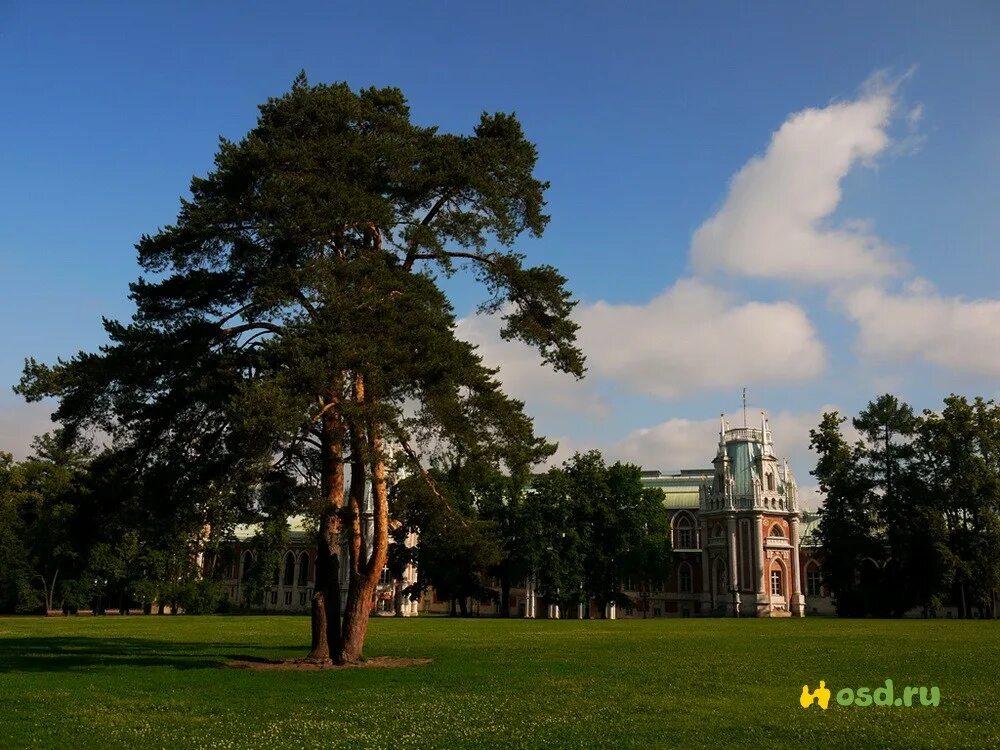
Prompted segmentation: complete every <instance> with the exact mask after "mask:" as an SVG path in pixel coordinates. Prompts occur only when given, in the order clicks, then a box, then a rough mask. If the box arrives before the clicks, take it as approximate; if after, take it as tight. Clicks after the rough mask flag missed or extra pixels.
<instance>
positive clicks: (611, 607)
mask: <svg viewBox="0 0 1000 750" xmlns="http://www.w3.org/2000/svg"><path fill="white" fill-rule="evenodd" d="M604 610H605V612H606V613H607V615H606V617H607V618H608V619H609V620H614V619H617V614H618V612H617V606H616V605H615V603H614V602H608V603H607V605H606V606H605V608H604Z"/></svg>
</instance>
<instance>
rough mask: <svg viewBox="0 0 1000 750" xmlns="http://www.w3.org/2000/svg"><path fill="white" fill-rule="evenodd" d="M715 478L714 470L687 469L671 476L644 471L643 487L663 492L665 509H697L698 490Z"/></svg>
mask: <svg viewBox="0 0 1000 750" xmlns="http://www.w3.org/2000/svg"><path fill="white" fill-rule="evenodd" d="M713 476H714V471H713V470H712V469H685V470H683V471H680V472H677V473H670V474H664V473H661V472H659V471H644V472H643V476H642V486H643V487H655V488H658V489H661V490H663V494H664V500H663V506H664V507H665V508H697V507H698V488H700V487H701V486H702V485H703V484H705V483H706V482H711V481H712V477H713Z"/></svg>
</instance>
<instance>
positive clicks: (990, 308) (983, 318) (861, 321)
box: [837, 279, 1000, 377]
mask: <svg viewBox="0 0 1000 750" xmlns="http://www.w3.org/2000/svg"><path fill="white" fill-rule="evenodd" d="M837 298H838V300H839V301H840V303H841V304H842V305H843V308H844V310H845V311H846V313H847V315H848V316H849V317H850V318H851V319H852V320H853V321H854V322H855V323H857V325H858V349H859V351H860V352H861V353H862V354H863V355H864V356H867V357H871V358H873V359H876V360H882V361H890V362H893V361H895V362H901V361H902V362H905V361H914V360H922V361H924V362H929V363H931V364H934V365H938V366H942V367H946V368H948V369H951V370H954V371H958V372H964V373H968V374H970V375H977V376H984V377H996V376H998V375H1000V300H996V299H979V300H967V299H964V298H962V297H949V296H944V295H942V294H940V293H939V292H938V291H937V290H936V289H935V288H934V286H933V285H932V284H930V283H929V282H927V281H926V280H923V279H916V280H914V281H912V282H910V283H909V284H907V285H906V287H905V288H904V289H903V291H902V292H901V293H899V294H894V293H891V292H888V291H886V290H885V289H884V288H881V287H876V286H866V287H863V288H860V289H854V290H851V291H844V292H841V293H839V294H838V295H837Z"/></svg>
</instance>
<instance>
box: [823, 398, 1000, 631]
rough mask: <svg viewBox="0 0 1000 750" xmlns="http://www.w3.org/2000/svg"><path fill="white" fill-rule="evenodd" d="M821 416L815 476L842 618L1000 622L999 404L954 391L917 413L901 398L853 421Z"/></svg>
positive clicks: (828, 574)
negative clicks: (929, 616) (918, 612)
mask: <svg viewBox="0 0 1000 750" xmlns="http://www.w3.org/2000/svg"><path fill="white" fill-rule="evenodd" d="M846 421H847V419H846V417H843V416H841V415H840V414H838V413H837V412H830V413H827V414H824V415H823V419H822V422H821V423H820V425H819V427H818V428H817V429H814V430H812V431H811V433H810V434H811V444H812V448H813V450H814V451H815V452H816V453H817V455H818V457H819V460H818V462H817V466H816V469H815V470H814V471H813V472H812V473H813V475H814V476H815V477H816V478H817V480H818V481H819V484H820V489H821V490H822V491H823V492H825V493H826V500H825V502H824V505H823V508H822V509H821V521H820V526H819V531H818V535H819V541H820V543H821V545H822V554H823V571H824V578H825V582H826V584H827V585H828V586H829V587H830V589H831V590H832V593H833V595H834V597H835V600H836V603H837V609H838V612H839V613H840V614H844V615H853V616H859V615H882V616H886V615H894V616H899V615H902V614H903V613H904V612H905V611H907V610H909V609H911V608H913V607H921V608H923V609H924V611H925V612H930V611H933V610H934V609H936V608H937V607H939V606H941V605H942V604H944V603H946V602H947V603H951V604H953V605H954V606H956V607H957V608H958V611H959V613H960V616H963V617H969V616H973V615H975V614H978V615H980V616H988V617H994V616H996V615H997V603H998V602H997V592H998V590H1000V406H998V405H997V404H995V403H993V402H992V401H987V400H984V399H982V398H976V399H974V400H972V401H969V400H968V399H967V398H965V397H962V396H956V395H951V396H949V397H948V398H946V399H945V400H944V407H943V408H942V409H941V411H940V412H939V413H938V412H933V411H929V410H928V411H924V412H923V414H922V415H918V414H915V413H914V411H913V409H912V408H911V407H910V406H909V405H908V404H906V403H903V402H901V401H900V400H899V399H897V398H896V397H895V396H892V395H888V394H887V395H883V396H880V397H879V398H877V399H875V400H874V401H872V402H870V403H869V404H868V406H867V408H865V409H864V410H863V411H861V412H860V413H859V414H858V416H857V417H855V418H854V419H853V420H852V424H853V426H854V429H855V430H856V431H857V433H858V439H857V440H856V441H854V442H850V441H849V440H848V439H847V438H846V437H845V435H844V431H843V429H842V428H843V424H844V423H845V422H846Z"/></svg>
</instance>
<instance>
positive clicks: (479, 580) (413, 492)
mask: <svg viewBox="0 0 1000 750" xmlns="http://www.w3.org/2000/svg"><path fill="white" fill-rule="evenodd" d="M434 476H435V484H436V486H437V487H438V488H439V489H440V490H441V491H442V492H443V493H444V494H445V495H447V497H448V498H449V500H448V501H447V502H446V503H445V501H444V500H443V497H440V496H438V495H437V494H436V493H435V492H432V491H430V490H429V488H428V484H427V483H426V482H424V481H421V479H420V478H418V477H413V478H410V479H406V480H403V481H401V482H400V483H399V484H398V485H397V487H396V490H395V492H394V513H395V514H396V515H397V517H398V518H399V519H400V520H401V521H402V522H403V523H404V524H405V525H408V526H413V527H416V528H419V529H420V538H419V544H418V547H417V548H416V549H414V550H410V551H408V552H407V551H406V550H405V549H404V548H403V547H402V546H401V545H394V546H393V550H394V551H396V552H397V553H398V555H397V556H395V557H394V558H391V560H390V566H391V567H392V566H396V567H395V569H393V571H392V572H393V574H394V575H396V576H397V577H398V576H399V575H401V573H402V568H403V567H405V564H406V563H407V562H408V561H409V559H410V558H412V557H416V558H417V559H418V560H419V565H420V581H419V583H418V584H417V587H416V589H415V590H413V591H409V592H404V593H407V594H410V595H414V596H415V595H417V594H419V593H420V591H422V590H423V589H425V588H427V587H428V586H433V587H434V589H435V592H436V593H437V594H438V595H439V596H441V597H442V598H444V599H446V600H451V601H452V611H453V612H456V611H460V612H461V613H462V614H465V613H466V612H467V605H468V602H470V601H488V600H492V601H495V602H496V603H498V604H499V609H500V613H501V616H504V617H506V616H509V614H510V589H511V587H512V586H516V585H519V584H521V583H522V582H525V581H526V580H527V579H529V578H531V579H533V580H534V582H535V590H536V592H537V595H538V596H539V598H540V600H541V601H542V602H543V603H544V604H558V605H560V607H562V608H563V609H564V611H565V610H567V609H569V608H571V607H574V606H575V605H577V604H579V603H583V602H587V603H589V602H590V601H595V602H596V603H597V605H598V608H599V611H601V612H602V613H603V612H604V608H605V605H606V604H607V603H609V602H621V603H622V604H625V605H627V606H631V605H632V604H633V603H632V602H629V601H628V600H627V599H625V598H624V595H623V594H622V589H623V588H624V582H625V581H627V580H628V581H632V582H633V583H634V584H635V585H638V586H641V587H644V588H645V589H646V590H649V589H650V588H651V587H652V586H653V585H654V584H655V583H659V582H663V581H665V580H666V579H667V578H668V577H669V575H670V571H671V564H672V550H671V546H670V533H669V527H670V520H669V516H668V514H667V511H666V509H665V508H664V505H663V499H664V498H663V492H662V490H659V489H649V488H644V487H643V486H642V481H641V472H640V469H639V467H637V466H633V465H630V464H623V463H615V464H612V465H608V464H607V463H606V462H605V460H604V459H603V457H602V456H601V454H600V453H598V452H597V451H591V452H589V453H586V454H577V455H575V456H574V457H573V458H572V459H570V460H568V461H566V462H565V463H563V465H562V466H559V467H553V468H551V469H549V470H548V471H547V472H546V473H544V474H540V475H536V476H534V477H531V478H530V479H529V478H528V477H525V476H520V477H518V476H510V475H508V474H502V473H500V472H496V471H489V470H486V471H476V470H474V469H472V467H470V466H469V465H468V464H465V465H463V464H455V465H453V466H452V467H450V468H448V469H446V470H441V471H435V472H434ZM588 611H589V608H588Z"/></svg>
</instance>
